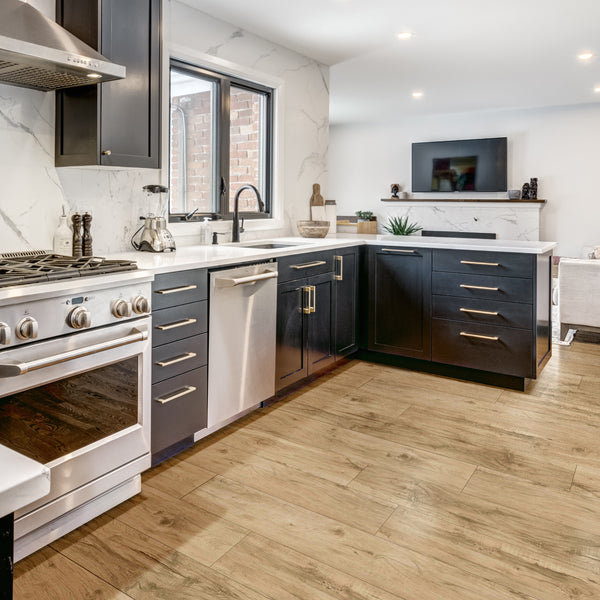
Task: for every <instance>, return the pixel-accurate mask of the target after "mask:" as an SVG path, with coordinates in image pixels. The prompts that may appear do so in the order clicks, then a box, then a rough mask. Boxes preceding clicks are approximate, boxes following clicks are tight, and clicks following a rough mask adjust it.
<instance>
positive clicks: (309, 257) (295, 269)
mask: <svg viewBox="0 0 600 600" xmlns="http://www.w3.org/2000/svg"><path fill="white" fill-rule="evenodd" d="M333 256H334V251H333V250H327V251H323V252H309V253H307V254H296V255H294V256H282V257H280V258H278V259H277V270H278V271H279V277H278V280H277V281H278V283H284V282H286V281H293V280H294V279H300V278H302V277H311V276H312V275H321V274H322V273H332V272H333V270H334V264H333V262H334V258H333Z"/></svg>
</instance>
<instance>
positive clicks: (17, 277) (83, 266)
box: [0, 251, 137, 287]
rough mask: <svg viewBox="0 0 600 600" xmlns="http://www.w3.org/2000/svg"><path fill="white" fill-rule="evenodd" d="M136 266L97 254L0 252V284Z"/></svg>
mask: <svg viewBox="0 0 600 600" xmlns="http://www.w3.org/2000/svg"><path fill="white" fill-rule="evenodd" d="M135 269H137V264H136V263H135V262H133V261H128V260H107V259H105V258H100V257H96V256H83V257H81V258H74V257H72V256H60V255H58V254H48V253H46V252H36V251H32V252H11V253H4V254H1V253H0V287H8V286H11V285H24V284H29V283H44V282H47V281H57V280H61V279H73V278H75V277H88V276H91V275H105V274H107V273H118V272H120V271H133V270H135Z"/></svg>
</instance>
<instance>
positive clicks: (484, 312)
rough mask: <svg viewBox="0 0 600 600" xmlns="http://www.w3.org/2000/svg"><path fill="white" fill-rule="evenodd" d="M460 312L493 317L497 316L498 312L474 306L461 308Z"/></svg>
mask: <svg viewBox="0 0 600 600" xmlns="http://www.w3.org/2000/svg"><path fill="white" fill-rule="evenodd" d="M460 312H464V313H475V314H476V315H492V316H493V317H497V316H498V314H499V313H498V312H494V311H491V310H476V309H475V308H461V309H460Z"/></svg>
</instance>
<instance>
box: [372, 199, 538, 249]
mask: <svg viewBox="0 0 600 600" xmlns="http://www.w3.org/2000/svg"><path fill="white" fill-rule="evenodd" d="M381 205H382V206H381V208H380V209H379V210H378V211H377V213H376V214H377V221H378V232H379V233H385V231H384V229H383V226H384V225H385V224H386V222H387V220H388V218H389V217H392V216H400V217H404V216H408V219H409V221H411V222H415V223H418V224H419V225H420V226H421V227H423V229H433V230H436V231H439V230H442V231H465V232H467V231H469V232H479V233H482V232H483V233H495V234H496V237H497V238H498V239H502V240H522V241H539V239H540V210H541V208H540V207H541V206H543V205H539V204H524V203H519V204H516V203H515V204H510V203H509V202H506V203H504V202H502V203H490V204H485V203H479V202H477V203H475V202H473V203H464V202H462V203H460V202H456V203H454V202H444V203H437V204H436V203H435V202H418V203H414V204H411V203H405V202H402V203H389V204H384V203H383V202H382V203H381Z"/></svg>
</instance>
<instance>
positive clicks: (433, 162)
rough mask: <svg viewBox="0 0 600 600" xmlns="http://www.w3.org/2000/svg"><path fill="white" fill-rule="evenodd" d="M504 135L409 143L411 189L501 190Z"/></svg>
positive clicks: (426, 190)
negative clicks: (410, 145)
mask: <svg viewBox="0 0 600 600" xmlns="http://www.w3.org/2000/svg"><path fill="white" fill-rule="evenodd" d="M506 147H507V139H506V138H488V139H481V140H453V141H448V142H420V143H415V144H413V145H412V191H413V192H505V191H506V188H507V186H506Z"/></svg>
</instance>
